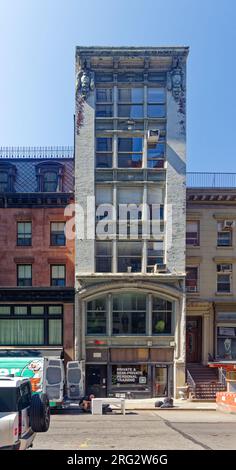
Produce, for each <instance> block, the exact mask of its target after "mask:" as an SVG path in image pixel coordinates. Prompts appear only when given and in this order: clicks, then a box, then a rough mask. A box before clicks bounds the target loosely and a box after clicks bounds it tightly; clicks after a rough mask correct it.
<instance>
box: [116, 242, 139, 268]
mask: <svg viewBox="0 0 236 470" xmlns="http://www.w3.org/2000/svg"><path fill="white" fill-rule="evenodd" d="M117 249H118V272H120V273H127V272H141V268H142V243H141V242H129V241H128V242H127V241H122V242H118V243H117Z"/></svg>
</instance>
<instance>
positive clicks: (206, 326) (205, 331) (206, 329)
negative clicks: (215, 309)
mask: <svg viewBox="0 0 236 470" xmlns="http://www.w3.org/2000/svg"><path fill="white" fill-rule="evenodd" d="M209 352H210V314H209V312H207V313H204V315H203V325H202V362H203V364H205V365H206V364H207V363H208V353H209Z"/></svg>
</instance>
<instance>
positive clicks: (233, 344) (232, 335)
mask: <svg viewBox="0 0 236 470" xmlns="http://www.w3.org/2000/svg"><path fill="white" fill-rule="evenodd" d="M217 351H218V357H219V358H220V359H225V360H233V359H236V328H234V327H232V326H218V327H217Z"/></svg>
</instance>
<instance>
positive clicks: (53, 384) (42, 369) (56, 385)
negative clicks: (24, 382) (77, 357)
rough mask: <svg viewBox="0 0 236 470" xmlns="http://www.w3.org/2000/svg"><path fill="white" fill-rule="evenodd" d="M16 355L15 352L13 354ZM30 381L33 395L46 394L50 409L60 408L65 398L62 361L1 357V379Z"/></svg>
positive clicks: (43, 358) (55, 359)
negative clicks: (10, 378)
mask: <svg viewBox="0 0 236 470" xmlns="http://www.w3.org/2000/svg"><path fill="white" fill-rule="evenodd" d="M13 354H14V352H13ZM9 375H13V376H15V377H27V378H28V379H30V382H31V386H32V392H33V393H40V394H41V393H44V394H46V395H47V396H48V398H49V403H50V407H57V408H58V407H60V406H61V405H62V403H63V398H64V385H65V373H64V363H63V360H62V359H57V358H51V359H49V358H46V357H38V356H35V357H34V356H32V357H17V356H15V357H14V356H13V355H11V356H9V355H6V356H5V357H0V377H7V376H9Z"/></svg>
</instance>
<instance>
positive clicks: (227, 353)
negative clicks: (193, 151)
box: [186, 173, 236, 398]
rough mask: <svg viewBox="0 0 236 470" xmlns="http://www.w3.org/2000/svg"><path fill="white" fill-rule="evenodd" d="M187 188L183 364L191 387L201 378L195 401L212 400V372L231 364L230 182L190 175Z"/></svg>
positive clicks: (234, 338)
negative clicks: (197, 398) (184, 353)
mask: <svg viewBox="0 0 236 470" xmlns="http://www.w3.org/2000/svg"><path fill="white" fill-rule="evenodd" d="M187 183H188V184H187V186H188V188H187V229H186V233H187V236H186V243H187V253H186V273H187V275H186V292H187V319H186V362H187V370H188V374H190V375H191V376H192V379H193V380H194V381H195V382H196V383H197V382H198V381H203V379H205V383H206V386H205V394H204V393H203V390H199V397H200V398H203V397H205V398H209V397H211V398H213V397H214V394H215V391H217V387H218V390H221V389H222V387H221V386H220V384H219V383H218V384H217V382H220V381H223V383H224V380H223V379H224V378H223V377H222V375H220V377H218V376H217V372H218V370H217V369H219V370H220V369H223V371H221V370H220V372H221V374H222V373H223V374H224V368H227V364H232V362H234V363H236V272H235V269H236V265H235V263H236V243H235V236H236V232H235V230H236V229H235V221H236V189H235V188H236V177H235V174H233V173H232V174H230V173H228V174H224V173H221V174H219V173H205V174H204V173H198V174H197V173H192V174H191V173H190V174H188V181H187ZM200 364H202V366H201V367H200V366H199V365H200ZM207 365H210V366H218V367H217V369H215V370H211V371H209V369H208V372H207V368H206V367H205V368H204V367H203V366H207ZM214 372H215V376H214ZM189 378H190V381H191V377H189ZM190 381H189V383H190ZM210 381H211V382H212V381H215V382H216V386H215V387H213V386H212V387H213V388H212V393H211V390H210V387H209V382H210ZM207 383H208V387H207Z"/></svg>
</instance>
